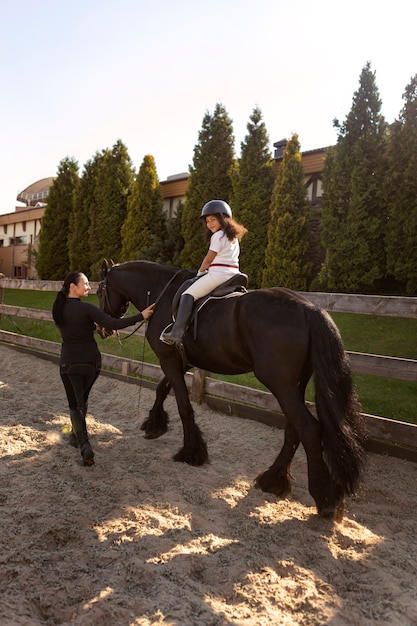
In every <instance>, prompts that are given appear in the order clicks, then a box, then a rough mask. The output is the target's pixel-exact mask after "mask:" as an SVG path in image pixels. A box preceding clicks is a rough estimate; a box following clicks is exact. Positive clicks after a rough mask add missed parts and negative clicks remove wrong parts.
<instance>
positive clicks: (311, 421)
mask: <svg viewBox="0 0 417 626" xmlns="http://www.w3.org/2000/svg"><path fill="white" fill-rule="evenodd" d="M277 397H278V398H279V403H280V405H281V408H282V410H283V411H284V413H285V416H286V418H287V419H288V420H289V422H290V423H292V424H293V426H294V428H295V429H296V431H297V433H298V436H299V438H300V440H301V443H302V444H303V447H304V450H305V453H306V456H307V471H308V489H309V492H310V494H311V496H312V497H313V499H314V501H315V503H316V506H317V511H318V513H319V515H320V516H321V517H326V518H330V519H334V520H335V521H341V519H342V517H343V511H344V496H345V491H344V489H343V487H342V486H341V485H340V484H338V483H337V482H336V481H335V480H334V479H333V478H332V476H331V475H330V471H329V468H328V466H327V464H326V463H325V461H324V458H323V449H322V427H321V424H320V423H319V421H318V420H317V419H316V418H315V417H314V416H313V415H312V414H311V413H310V411H309V410H308V409H307V407H306V405H305V404H304V402H303V401H301V399H300V397H299V395H298V393H297V392H296V391H295V392H294V393H291V391H290V390H289V389H288V388H287V389H285V390H284V389H281V391H280V393H279V395H277Z"/></svg>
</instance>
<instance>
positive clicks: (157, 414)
mask: <svg viewBox="0 0 417 626" xmlns="http://www.w3.org/2000/svg"><path fill="white" fill-rule="evenodd" d="M170 390H171V383H170V382H169V380H168V379H167V377H166V376H165V377H164V378H163V379H162V380H161V381H160V382H159V384H158V386H157V388H156V397H155V402H154V404H153V407H152V408H151V410H150V411H149V416H148V417H147V418H146V419H145V420H144V421H143V422H142V425H141V430H143V431H145V439H157V438H158V437H161V436H162V435H165V433H166V432H167V430H168V422H169V416H168V413H167V412H166V411H165V410H164V402H165V400H166V399H167V396H168V394H169V392H170Z"/></svg>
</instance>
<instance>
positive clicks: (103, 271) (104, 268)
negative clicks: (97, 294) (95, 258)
mask: <svg viewBox="0 0 417 626" xmlns="http://www.w3.org/2000/svg"><path fill="white" fill-rule="evenodd" d="M108 271H109V264H108V263H107V259H103V262H102V264H101V272H100V273H101V276H102V280H103V279H104V278H105V277H106V276H107V272H108Z"/></svg>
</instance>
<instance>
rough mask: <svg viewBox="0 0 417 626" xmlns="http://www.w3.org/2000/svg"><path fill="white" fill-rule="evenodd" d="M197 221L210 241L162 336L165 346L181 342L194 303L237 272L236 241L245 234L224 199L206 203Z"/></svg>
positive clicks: (238, 248) (238, 249)
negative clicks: (171, 320)
mask: <svg viewBox="0 0 417 626" xmlns="http://www.w3.org/2000/svg"><path fill="white" fill-rule="evenodd" d="M200 218H203V219H204V221H205V225H206V227H207V230H206V233H205V238H206V240H207V241H210V245H209V250H208V252H207V254H206V256H205V257H204V259H203V261H202V263H201V265H200V268H199V270H198V273H197V277H199V278H198V280H196V281H195V282H194V283H193V284H192V285H190V287H188V288H187V289H186V290H185V291H184V293H183V294H182V295H181V298H180V302H179V306H178V312H177V316H176V319H175V323H174V325H173V327H172V329H171V331H170V332H165V333H163V335H162V340H163V341H164V342H165V343H170V344H179V343H181V341H182V338H183V336H184V333H185V330H186V328H187V324H188V321H189V319H190V316H191V313H192V309H193V304H194V301H195V300H198V299H199V298H202V297H203V296H206V295H207V294H208V293H210V292H211V291H213V289H215V288H216V287H218V286H219V285H221V284H222V283H224V282H226V281H227V280H229V279H230V278H232V277H233V276H234V275H235V274H238V273H239V253H240V246H239V241H240V240H241V239H242V237H243V235H244V234H245V233H246V232H247V230H246V228H245V227H244V226H242V225H241V224H239V223H238V222H236V221H235V220H234V219H233V217H232V210H231V208H230V206H229V205H228V204H227V202H224V201H223V200H210V202H207V204H205V205H204V206H203V209H202V211H201V215H200Z"/></svg>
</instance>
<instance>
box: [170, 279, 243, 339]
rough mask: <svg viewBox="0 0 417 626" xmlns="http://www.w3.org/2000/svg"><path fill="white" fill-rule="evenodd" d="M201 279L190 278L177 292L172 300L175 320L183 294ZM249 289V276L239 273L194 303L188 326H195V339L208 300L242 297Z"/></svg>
mask: <svg viewBox="0 0 417 626" xmlns="http://www.w3.org/2000/svg"><path fill="white" fill-rule="evenodd" d="M199 278H200V276H196V277H195V278H189V279H188V280H186V281H184V282H183V283H182V285H181V286H180V287H179V289H178V290H177V292H176V294H175V296H174V298H173V300H172V317H173V319H175V317H176V314H177V310H178V304H179V301H180V298H181V296H182V294H183V293H184V291H185V290H186V289H188V287H189V286H190V285H192V284H193V283H194V282H195V281H196V280H198V279H199ZM247 287H248V276H247V274H243V273H241V272H239V273H238V274H235V275H234V276H232V278H229V280H226V281H225V282H224V283H222V284H221V285H219V286H218V287H216V288H215V289H213V291H210V293H208V294H207V295H205V296H203V297H202V298H199V299H198V300H196V301H195V302H194V308H193V312H192V314H191V317H190V321H189V324H188V325H189V326H191V324H194V339H196V337H197V318H198V312H199V311H200V310H201V309H202V307H203V306H204V305H205V303H206V302H207V301H208V300H210V299H212V298H226V297H230V296H242V295H243V294H245V293H247V291H248V290H247Z"/></svg>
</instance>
